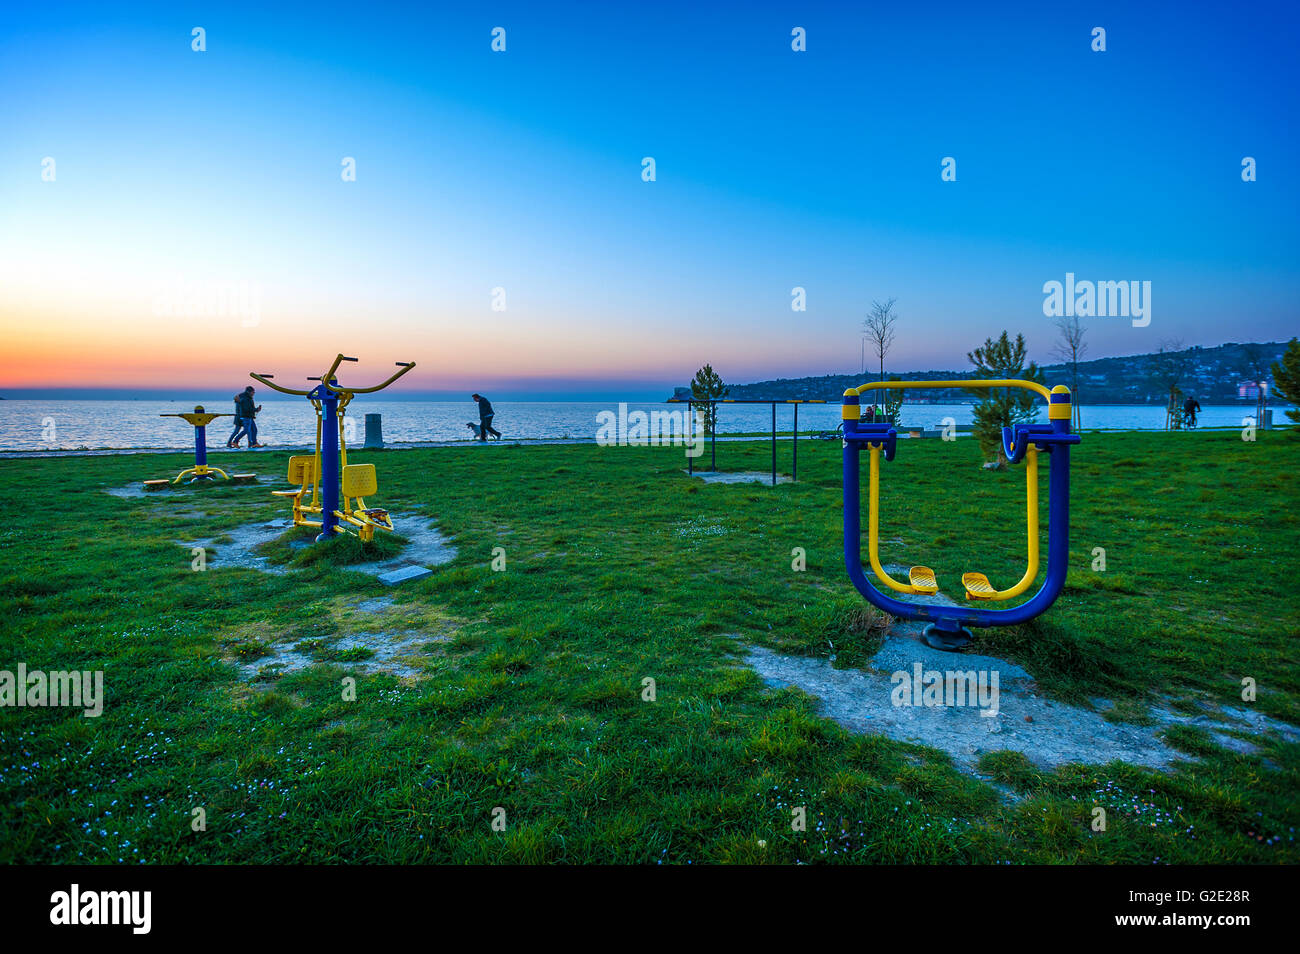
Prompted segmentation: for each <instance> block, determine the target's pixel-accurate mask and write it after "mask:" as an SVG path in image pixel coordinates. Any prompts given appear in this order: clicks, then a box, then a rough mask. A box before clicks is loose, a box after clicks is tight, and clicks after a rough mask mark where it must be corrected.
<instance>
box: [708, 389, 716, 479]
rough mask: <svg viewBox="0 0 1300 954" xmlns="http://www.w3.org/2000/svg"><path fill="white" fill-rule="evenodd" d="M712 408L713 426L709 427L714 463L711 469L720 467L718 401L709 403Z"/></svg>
mask: <svg viewBox="0 0 1300 954" xmlns="http://www.w3.org/2000/svg"><path fill="white" fill-rule="evenodd" d="M709 407H710V408H711V409H712V411H713V413H712V415H711V416H712V418H713V426H712V427H711V428H709V449H710V450H711V451H712V463H711V464H709V470H714V471H716V470H717V469H718V402H717V401H712V402H710V404H709Z"/></svg>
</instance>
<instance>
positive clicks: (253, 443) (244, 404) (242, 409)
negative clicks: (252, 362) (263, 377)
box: [235, 384, 266, 448]
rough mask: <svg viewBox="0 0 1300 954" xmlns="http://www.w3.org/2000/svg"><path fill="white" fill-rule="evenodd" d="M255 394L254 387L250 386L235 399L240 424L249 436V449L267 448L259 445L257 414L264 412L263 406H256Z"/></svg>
mask: <svg viewBox="0 0 1300 954" xmlns="http://www.w3.org/2000/svg"><path fill="white" fill-rule="evenodd" d="M255 393H256V392H255V391H254V389H253V386H252V385H251V384H250V385H249V386H248V387H246V388H244V390H243V391H241V392H240V394H239V397H237V398H236V399H235V413H236V414H238V415H239V420H240V423H241V424H242V425H243V428H244V430H245V431H246V432H247V434H248V446H249V448H253V447H265V446H266V445H265V444H259V443H258V441H257V413H258V412H259V411H260V410H262V405H260V404H258V405H256V406H254V404H253V395H254V394H255Z"/></svg>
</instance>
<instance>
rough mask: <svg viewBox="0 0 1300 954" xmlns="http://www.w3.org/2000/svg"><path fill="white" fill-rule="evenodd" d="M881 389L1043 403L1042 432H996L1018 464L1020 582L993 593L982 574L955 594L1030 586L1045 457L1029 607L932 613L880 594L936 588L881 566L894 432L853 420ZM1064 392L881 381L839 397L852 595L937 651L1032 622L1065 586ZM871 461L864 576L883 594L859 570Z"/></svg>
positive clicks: (927, 579) (1015, 591) (915, 570)
mask: <svg viewBox="0 0 1300 954" xmlns="http://www.w3.org/2000/svg"><path fill="white" fill-rule="evenodd" d="M885 388H963V389H981V390H982V389H986V388H1023V389H1024V390H1028V391H1033V392H1034V393H1036V394H1038V395H1040V396H1041V397H1043V398H1045V399H1046V400H1047V417H1048V421H1049V423H1047V424H1018V425H1016V426H1015V427H1014V428H1011V427H1004V428H1003V429H1002V449H1003V452H1004V453H1005V454H1006V457H1007V460H1008V462H1010V463H1013V464H1016V463H1019V462H1021V461H1024V462H1025V498H1026V499H1025V514H1026V521H1027V524H1028V533H1027V541H1028V565H1027V566H1026V568H1025V572H1024V575H1023V576H1022V577H1021V578H1020V580H1019V582H1017V583H1016V584H1014V585H1013V586H1010V587H1008V588H1006V589H1003V590H999V589H997V588H996V587H994V586H993V584H992V583H991V582H990V581H989V578H988V577H987V576H986V575H985V574H983V573H973V572H972V573H965V574H963V575H962V578H961V581H962V586H963V587H964V588H965V591H966V599H968V600H978V601H984V602H999V601H1002V600H1009V599H1013V598H1014V597H1016V596H1019V595H1020V594H1021V593H1024V592H1025V591H1026V590H1028V589H1029V587H1030V586H1031V585H1033V582H1034V579H1035V578H1036V577H1037V575H1038V565H1039V553H1038V453H1039V451H1046V452H1047V453H1048V455H1049V477H1048V523H1047V578H1046V579H1045V580H1044V581H1043V585H1042V587H1041V588H1040V589H1039V590H1038V592H1037V593H1035V594H1034V596H1033V597H1031V598H1030V599H1029V600H1028V601H1026V602H1025V603H1022V604H1020V605H1019V606H1014V607H1011V608H1009V609H985V608H982V607H974V606H938V605H933V604H928V603H915V602H911V601H908V600H902V599H899V598H897V597H895V596H892V595H890V594H889V592H887V591H888V590H892V591H894V592H896V593H904V594H915V595H932V594H935V593H938V591H939V584H938V580H937V578H936V576H935V573H934V570H932V569H930V567H928V566H914V567H912V568H911V570H910V571H909V573H908V581H907V582H906V583H903V582H901V581H899V580H895V579H894V578H893V577H892V576H890V575H889V574H888V573H887V572H886V571H885V569H884V567H882V566H881V565H880V556H879V529H880V458H881V457H882V456H883V457H884V459H885V460H886V461H892V460H893V459H894V455H895V453H896V452H897V441H898V432H897V431H896V430H895V429H894V425H892V424H888V423H884V424H867V423H865V422H863V421H861V420H860V413H861V404H860V398H861V395H862V394H864V393H866V392H868V391H872V390H878V389H885ZM1070 411H1071V402H1070V390H1069V388H1066V387H1064V386H1063V385H1057V386H1056V387H1054V388H1052V390H1050V391H1049V390H1047V388H1046V387H1044V386H1043V385H1041V384H1038V383H1037V382H1035V381H1019V380H995V381H983V380H977V381H887V382H885V381H882V382H877V383H874V384H863V385H861V386H860V387H856V388H849V389H848V390H847V391H845V392H844V404H843V409H842V411H841V414H842V416H843V418H844V564H845V566H846V567H847V569H848V572H849V579H850V580H852V581H853V585H854V586H855V587H857V589H858V592H859V593H861V594H862V595H863V596H865V597H866V598H867V599H868V600H869V601H870V602H871V603H872V604H874V605H875V606H878V607H879V608H880V609H882V610H884V611H885V612H887V613H892V614H893V615H894V616H901V617H903V618H904V619H915V620H930V621H931V622H930V624H929V625H928V626H926V628H925V631H924V634H923V636H924V639H925V641H926V642H927V643H928V644H929V645H931V646H933V647H934V648H936V649H957V648H959V647H961V646H964V645H965V644H966V643H968V642H970V640H971V634H970V630H968V629H967V628H966V626H967V625H969V626H1010V625H1012V624H1014V623H1023V622H1025V621H1026V620H1029V619H1033V618H1034V617H1035V616H1037V615H1038V614H1040V613H1042V612H1043V611H1044V610H1046V609H1047V608H1048V607H1049V606H1051V605H1052V603H1053V602H1054V601H1055V600H1056V597H1057V596H1058V595H1059V594H1060V592H1061V587H1062V586H1064V585H1065V573H1066V569H1067V564H1068V562H1069V556H1070V543H1069V533H1070V445H1071V444H1077V443H1079V435H1077V434H1072V433H1070ZM864 449H865V450H867V451H869V454H870V491H869V497H868V504H867V512H868V528H867V535H868V540H867V545H868V558H869V561H870V566H871V570H872V572H873V573H875V575H876V577H877V579H879V580H880V582H881V583H883V584H884V586H885V589H881V588H880V587H877V586H875V585H874V584H873V583H872V582H871V581H870V580H868V578H867V575H866V573H865V572H864V570H863V567H862V541H861V536H862V529H861V516H862V514H861V503H860V494H861V486H860V485H861V479H860V472H859V464H860V455H861V453H862V451H863V450H864Z"/></svg>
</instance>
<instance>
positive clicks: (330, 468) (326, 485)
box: [308, 378, 342, 542]
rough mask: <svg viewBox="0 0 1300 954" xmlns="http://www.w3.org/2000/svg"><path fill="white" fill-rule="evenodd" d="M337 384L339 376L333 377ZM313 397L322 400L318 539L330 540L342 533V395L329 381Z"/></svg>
mask: <svg viewBox="0 0 1300 954" xmlns="http://www.w3.org/2000/svg"><path fill="white" fill-rule="evenodd" d="M329 383H330V384H332V385H333V386H334V387H338V383H339V382H338V379H337V378H330V381H329ZM308 397H310V398H311V399H312V400H315V401H320V402H321V421H322V426H321V435H320V469H321V473H320V493H321V505H320V512H321V525H320V533H319V534H317V535H316V540H317V541H318V542H319V541H322V540H328V539H330V538H331V537H333V536H334V535H335V534H336V533H338V532H339V518H338V514H337V513H336V511H337V510H338V509H339V507H340V506H341V505H342V501H341V500H339V483H340V481H339V473H340V471H339V424H338V410H339V396H338V394H337V392H335V391H332V390H330V388H329V387H327V386H326V385H325V384H323V383H322V384H318V385H316V387H314V388H312V389H311V392H310V393H309V394H308Z"/></svg>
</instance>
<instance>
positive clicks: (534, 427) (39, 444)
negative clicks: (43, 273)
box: [0, 395, 1288, 451]
mask: <svg viewBox="0 0 1300 954" xmlns="http://www.w3.org/2000/svg"><path fill="white" fill-rule="evenodd" d="M196 403H198V404H202V405H203V406H205V407H206V408H207V409H208V410H209V411H214V412H219V413H229V412H230V410H231V400H230V398H229V397H228V396H226V397H217V396H202V395H200V396H199V399H198V400H197V401H189V402H180V401H160V400H148V399H140V400H98V401H97V400H87V401H67V400H0V451H52V450H98V449H123V450H125V449H147V448H178V449H179V448H189V447H193V446H194V431H193V428H191V427H190V425H189V424H187V423H186V422H185V421H184V420H182V419H180V418H175V417H163V416H161V415H165V414H175V413H177V412H181V411H192V410H193V409H194V406H195V404H196ZM261 403H262V412H261V413H260V414H259V415H258V417H257V425H258V439H259V440H260V441H261V442H262V443H264V444H268V445H272V446H274V445H277V444H278V445H284V446H300V445H303V444H310V443H312V442H314V441H315V438H316V430H315V428H316V418H315V414H314V412H313V411H312V408H311V406H310V405H309V404H308V402H307V401H306V400H305V399H302V400H296V401H295V400H289V399H283V400H270V399H266V400H263V401H262V402H261ZM493 405H494V408H495V410H496V420H495V422H494V425H495V427H496V429H497V430H499V431H501V432H502V434H503V435H504V437H505V439H506V440H514V439H520V440H592V439H595V438H596V437H597V434H598V431H599V430H600V428H601V424H602V421H609V420H610V419H611V416H613V417H614V418H617V417H619V415H620V413H625V414H626V415H630V416H632V419H633V421H635V420H636V418H635V412H637V411H641V412H644V413H645V414H646V416H647V418H648V419H651V420H653V418H651V414H652V412H658V413H659V414H663V413H665V412H673V411H676V412H678V413H683V412H684V411H685V405H682V404H674V403H644V402H628V403H626V404H625V405H623V407H622V408H620V404H619V402H609V401H604V402H601V401H563V402H560V401H519V402H510V401H493ZM971 413H972V406H971V405H970V404H911V405H904V407H903V411H902V414H901V421H900V424H901V425H902V426H904V427H908V428H939V427H942V426H944V424H946V423H948V420H947V419H951V422H952V423H955V424H957V425H962V424H969V423H970V422H971ZM366 414H379V415H380V417H381V421H382V426H383V436H384V440H385V441H386V442H388V443H424V442H451V441H465V440H469V439H470V438H471V432H470V430H469V428H468V427H467V426H466V425H467V424H468V423H470V422H471V421H473V422H477V421H478V410H477V405H475V404H474V403H473V402H472V401H454V402H450V401H420V400H404V401H393V400H388V401H385V400H365V399H364V396H362V397H358V398H357V399H355V400H354V401H353V402H352V404H351V406H350V407H349V408H348V412H347V415H346V417H345V427H346V428H347V430H346V432H345V438H346V439H347V440H348V441H349V442H350V443H352V442H355V443H357V444H359V443H360V442H361V440H362V439H363V437H364V434H365V430H364V428H365V425H364V422H363V418H364V416H365V415H366ZM1082 414H1083V429H1084V430H1085V431H1088V430H1103V431H1107V430H1109V431H1128V430H1160V429H1163V428H1164V426H1165V410H1164V408H1162V407H1156V406H1152V405H1136V404H1135V405H1127V404H1105V405H1096V406H1089V407H1084V408H1082ZM1253 414H1254V406H1253V405H1235V406H1226V407H1225V406H1218V407H1205V408H1204V409H1203V410H1202V411H1201V415H1200V424H1201V426H1202V427H1218V428H1240V427H1242V426H1243V421H1244V419H1245V418H1248V417H1250V416H1252V415H1253ZM776 418H777V428H778V431H779V432H781V433H787V434H788V433H789V432H790V430H791V429H792V426H793V423H794V410H793V406H792V405H788V404H778V405H777V412H776ZM1041 420H1043V421H1046V420H1047V411H1046V408H1044V409H1043V410H1042V413H1041ZM839 422H840V405H839V403H838V402H836V403H828V404H801V405H799V432H800V433H801V434H807V433H809V432H816V431H819V430H832V429H834V428H835V426H836V425H838V424H839ZM1286 423H1288V422H1287V420H1286V418H1285V416H1284V415H1283V414H1282V411H1281V410H1280V409H1275V410H1274V424H1275V425H1276V426H1281V425H1284V424H1286ZM233 424H234V421H233V418H230V417H223V418H218V419H217V420H215V421H213V422H212V424H211V425H209V427H208V435H207V437H208V440H207V443H208V446H209V447H221V446H222V445H223V444H224V443H225V440H226V437H227V436H228V435H229V434H230V431H231V429H232V427H233ZM661 426H662V427H665V428H666V427H669V426H670V425H669V424H667V423H663V424H662V425H661ZM771 428H772V410H771V407H770V405H766V404H762V405H759V404H724V405H721V406H720V408H719V411H718V433H719V434H720V435H725V434H742V433H755V432H757V433H770V431H771ZM245 443H247V442H245Z"/></svg>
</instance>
